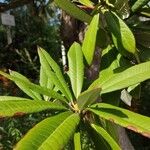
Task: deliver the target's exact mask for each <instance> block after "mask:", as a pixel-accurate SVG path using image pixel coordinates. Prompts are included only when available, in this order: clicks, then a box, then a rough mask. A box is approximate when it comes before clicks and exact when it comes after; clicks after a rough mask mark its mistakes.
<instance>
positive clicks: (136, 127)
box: [88, 103, 150, 138]
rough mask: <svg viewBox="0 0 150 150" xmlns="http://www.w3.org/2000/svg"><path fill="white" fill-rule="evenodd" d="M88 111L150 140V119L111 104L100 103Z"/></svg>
mask: <svg viewBox="0 0 150 150" xmlns="http://www.w3.org/2000/svg"><path fill="white" fill-rule="evenodd" d="M88 110H90V111H92V112H93V113H95V114H97V115H99V116H100V117H102V118H104V119H106V120H109V121H111V122H113V123H116V124H119V125H121V126H123V127H125V128H128V129H130V130H133V131H135V132H137V133H140V134H142V135H143V136H146V137H149V138H150V118H149V117H146V116H142V115H140V114H136V113H134V112H131V111H128V110H126V109H123V108H119V107H116V106H113V105H110V104H105V103H99V104H95V105H92V106H91V107H90V108H88Z"/></svg>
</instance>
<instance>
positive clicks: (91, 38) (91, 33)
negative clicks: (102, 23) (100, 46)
mask: <svg viewBox="0 0 150 150" xmlns="http://www.w3.org/2000/svg"><path fill="white" fill-rule="evenodd" d="M98 26H99V14H97V15H95V16H94V17H93V19H92V21H91V23H90V25H89V27H88V30H87V31H86V33H85V38H84V41H83V45H82V51H83V54H84V56H85V59H86V61H87V63H88V64H89V65H90V64H91V63H92V60H93V56H94V51H95V46H96V35H97V31H98Z"/></svg>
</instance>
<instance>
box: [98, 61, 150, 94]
mask: <svg viewBox="0 0 150 150" xmlns="http://www.w3.org/2000/svg"><path fill="white" fill-rule="evenodd" d="M149 78H150V62H145V63H141V64H139V65H135V66H133V67H130V68H128V69H126V70H125V71H122V72H121V73H117V74H114V75H113V76H112V77H111V78H109V79H108V80H107V81H105V82H104V83H102V84H101V85H99V87H101V88H102V92H101V93H102V94H103V93H108V92H112V91H116V90H119V89H123V88H126V87H129V86H131V85H134V84H137V83H140V82H143V81H145V80H147V79H149ZM96 87H98V85H97V86H96Z"/></svg>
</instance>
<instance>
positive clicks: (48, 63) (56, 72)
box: [38, 48, 72, 101]
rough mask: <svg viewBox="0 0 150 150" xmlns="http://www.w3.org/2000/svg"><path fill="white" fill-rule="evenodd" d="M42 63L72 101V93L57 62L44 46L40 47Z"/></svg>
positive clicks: (46, 71)
mask: <svg viewBox="0 0 150 150" xmlns="http://www.w3.org/2000/svg"><path fill="white" fill-rule="evenodd" d="M38 53H39V57H40V62H41V65H42V67H43V69H44V71H45V73H46V74H47V76H48V77H49V78H50V79H51V80H52V81H53V83H54V85H55V86H56V87H57V88H58V89H59V90H60V91H61V92H62V93H63V94H64V95H65V96H66V98H67V99H68V100H69V101H71V100H72V95H71V92H70V90H69V88H68V85H67V83H66V81H65V79H64V77H63V75H62V72H61V70H60V68H59V66H58V65H57V63H56V62H55V61H54V60H53V59H52V58H51V57H50V55H49V54H48V53H47V52H46V51H45V50H44V49H42V48H38Z"/></svg>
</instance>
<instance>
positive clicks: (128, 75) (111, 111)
mask: <svg viewBox="0 0 150 150" xmlns="http://www.w3.org/2000/svg"><path fill="white" fill-rule="evenodd" d="M55 2H56V4H58V5H59V6H60V7H62V8H63V9H66V11H67V12H69V13H70V14H71V15H73V16H74V17H77V18H78V19H80V20H82V21H85V22H87V23H90V24H89V26H88V29H87V31H86V34H85V39H84V41H83V44H79V43H77V42H75V43H73V45H72V46H71V48H70V50H69V52H68V60H69V61H68V63H69V64H68V66H69V71H68V73H67V75H68V77H69V79H70V82H66V78H65V75H63V73H62V72H61V69H60V67H59V66H58V64H57V63H56V62H55V61H54V60H53V59H52V57H51V56H50V55H49V54H48V53H47V52H46V51H45V50H44V49H42V48H40V47H38V55H39V58H40V64H41V66H40V79H39V84H38V85H37V84H34V83H32V82H30V81H29V80H28V79H27V78H26V77H25V76H23V75H21V74H19V73H17V72H15V71H10V74H7V73H4V72H2V71H0V74H1V75H3V76H5V77H6V78H8V79H10V80H12V81H14V82H15V83H16V84H17V85H18V86H19V87H20V88H21V89H22V91H23V92H25V93H26V94H27V95H28V96H29V97H30V98H28V99H24V98H20V97H11V96H1V97H0V107H1V109H0V117H1V118H5V117H10V116H13V117H14V116H22V115H24V114H30V113H38V112H40V111H44V110H46V111H49V112H52V114H50V115H48V116H47V118H46V119H43V120H42V121H41V122H39V123H38V124H37V125H36V126H34V127H33V128H32V129H30V130H29V132H28V133H27V134H26V135H25V136H24V137H23V138H22V139H21V140H20V141H19V142H18V144H17V145H16V146H15V149H18V150H20V149H24V150H27V149H33V150H34V149H45V150H46V149H54V150H57V149H58V150H59V149H63V148H66V149H67V147H65V146H66V145H67V144H69V145H72V146H71V147H73V148H74V149H83V147H84V144H85V142H84V141H83V140H82V139H85V138H86V139H88V141H89V143H88V144H89V145H88V144H87V143H86V145H88V146H89V147H92V148H93V149H99V148H100V147H101V148H102V149H118V150H119V149H122V147H121V145H120V143H119V139H118V135H117V133H116V132H115V131H114V132H113V131H112V130H113V127H114V124H117V125H120V126H122V127H125V128H127V129H129V130H132V131H134V132H136V133H139V134H141V135H143V136H145V137H147V138H150V118H149V117H147V116H143V115H140V114H138V113H135V112H132V111H129V110H127V109H123V108H121V107H119V105H118V100H120V94H121V90H122V89H127V91H129V92H131V93H130V94H131V95H132V96H133V98H134V96H135V95H138V94H139V93H140V90H137V89H136V88H135V87H137V85H138V86H140V83H141V82H143V81H145V80H147V79H149V78H150V62H149V61H147V60H145V59H144V60H143V62H142V63H140V57H141V56H140V53H139V50H138V49H137V48H139V47H141V45H140V44H139V43H140V42H141V41H139V40H138V38H137V36H136V32H135V31H136V30H137V28H140V30H141V32H142V33H143V30H144V31H146V33H147V32H148V30H147V28H146V27H144V29H143V28H142V27H143V26H141V22H140V21H138V24H136V25H135V22H134V23H133V22H132V18H133V17H135V18H136V19H137V18H138V17H139V16H138V17H137V16H136V15H134V13H136V11H137V10H139V9H142V8H143V6H144V5H145V2H147V1H140V3H139V0H138V1H137V2H135V3H134V4H132V3H131V4H130V3H128V1H121V2H122V3H123V2H124V5H123V6H124V7H125V8H121V9H122V10H120V8H119V7H118V5H120V3H119V2H120V1H115V2H114V1H101V2H99V3H97V2H94V1H92V2H90V1H78V2H81V4H83V5H85V7H89V6H90V9H92V10H91V11H92V12H91V13H90V14H89V13H88V12H86V11H83V10H81V9H80V7H79V6H76V5H75V4H74V3H72V2H71V1H69V0H67V1H66V0H65V1H63V0H61V1H59V0H55ZM63 2H64V3H63ZM83 5H81V6H83ZM130 5H132V11H133V12H132V13H130V11H129V10H130V9H127V8H130V7H129V6H130ZM146 7H148V6H146ZM124 10H126V11H127V12H124ZM85 14H86V15H85ZM83 15H85V18H84V17H83ZM124 18H126V21H124ZM91 19H92V20H91ZM142 24H145V22H142ZM98 31H100V33H98ZM102 31H104V32H102ZM102 33H105V34H106V36H107V38H108V39H109V42H107V43H105V44H103V45H105V48H104V47H103V46H101V44H99V43H97V42H98V41H101V40H102V39H101V38H100V36H99V35H100V34H102ZM101 37H102V36H101ZM91 38H92V40H91ZM97 39H98V40H97ZM136 41H137V45H136ZM103 42H105V41H103ZM143 43H146V44H143ZM143 43H142V44H143V45H144V46H145V47H146V48H147V45H148V44H147V42H145V41H144V42H143ZM97 45H98V46H99V47H100V49H103V51H102V56H101V70H100V74H99V77H98V79H96V80H95V81H94V82H92V81H91V82H90V84H88V85H87V83H86V87H84V86H83V85H85V82H86V81H87V79H86V78H87V76H86V74H85V73H84V69H85V66H87V68H88V67H90V66H92V65H93V64H92V61H93V57H94V52H95V48H96V46H97ZM148 48H149V47H148ZM143 50H144V49H143ZM84 58H85V60H86V61H84ZM144 58H145V57H144ZM78 59H79V60H78ZM107 60H108V61H107ZM83 89H84V90H83ZM129 89H130V90H129ZM139 89H140V88H139ZM115 92H116V93H117V94H116V95H117V96H116V95H115V94H114V93H115ZM129 92H128V94H129ZM110 95H111V96H110ZM124 101H128V99H127V98H125V100H124ZM115 105H116V106H115ZM111 123H112V124H111ZM95 139H96V140H95ZM88 146H87V147H88Z"/></svg>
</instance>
